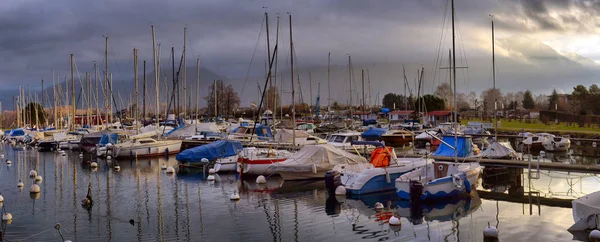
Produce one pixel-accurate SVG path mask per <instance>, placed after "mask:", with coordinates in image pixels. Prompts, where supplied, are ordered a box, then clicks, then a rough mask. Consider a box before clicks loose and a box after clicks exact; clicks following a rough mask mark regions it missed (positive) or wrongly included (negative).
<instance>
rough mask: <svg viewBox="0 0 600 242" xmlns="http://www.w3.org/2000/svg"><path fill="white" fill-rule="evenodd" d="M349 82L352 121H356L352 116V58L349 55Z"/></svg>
mask: <svg viewBox="0 0 600 242" xmlns="http://www.w3.org/2000/svg"><path fill="white" fill-rule="evenodd" d="M348 81H349V82H350V119H351V120H354V115H353V114H352V56H350V55H348Z"/></svg>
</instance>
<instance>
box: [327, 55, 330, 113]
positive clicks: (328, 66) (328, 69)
mask: <svg viewBox="0 0 600 242" xmlns="http://www.w3.org/2000/svg"><path fill="white" fill-rule="evenodd" d="M330 65H331V52H329V53H328V54H327V111H329V108H330V107H331V83H330V82H329V73H330V72H331V67H330Z"/></svg>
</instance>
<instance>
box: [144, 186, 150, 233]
mask: <svg viewBox="0 0 600 242" xmlns="http://www.w3.org/2000/svg"><path fill="white" fill-rule="evenodd" d="M149 190H150V189H148V177H146V176H144V191H145V194H144V197H145V198H146V199H145V200H144V204H145V205H146V223H147V224H148V225H150V209H149V208H148V206H149V204H150V193H149V192H148V191H149Z"/></svg>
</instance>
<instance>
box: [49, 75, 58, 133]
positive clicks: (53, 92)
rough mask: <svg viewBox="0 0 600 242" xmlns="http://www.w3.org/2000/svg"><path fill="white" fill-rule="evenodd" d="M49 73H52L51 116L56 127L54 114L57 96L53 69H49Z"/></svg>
mask: <svg viewBox="0 0 600 242" xmlns="http://www.w3.org/2000/svg"><path fill="white" fill-rule="evenodd" d="M50 73H51V75H52V104H53V106H54V110H53V113H52V118H53V121H54V127H55V128H56V126H57V123H56V116H57V115H56V100H57V98H56V83H55V81H54V70H52V69H51V70H50Z"/></svg>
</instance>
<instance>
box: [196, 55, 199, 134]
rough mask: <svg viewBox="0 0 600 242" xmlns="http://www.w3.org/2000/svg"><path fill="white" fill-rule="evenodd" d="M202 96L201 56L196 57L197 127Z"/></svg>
mask: <svg viewBox="0 0 600 242" xmlns="http://www.w3.org/2000/svg"><path fill="white" fill-rule="evenodd" d="M198 97H200V57H198V58H196V112H195V113H196V127H198V120H199V119H198V105H199V101H200V100H198Z"/></svg>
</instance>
